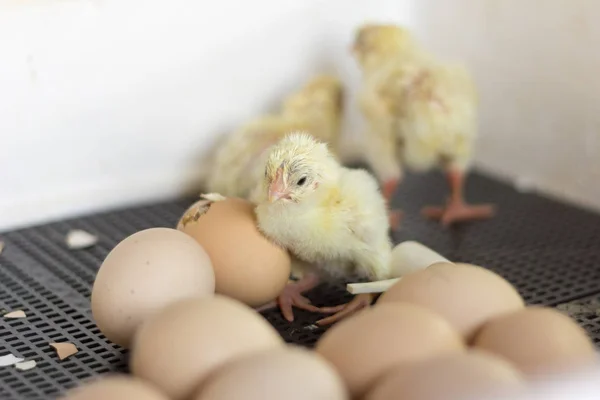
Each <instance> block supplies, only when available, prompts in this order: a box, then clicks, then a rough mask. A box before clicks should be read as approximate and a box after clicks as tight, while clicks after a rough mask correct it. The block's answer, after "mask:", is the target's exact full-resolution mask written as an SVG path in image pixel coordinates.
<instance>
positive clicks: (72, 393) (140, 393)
mask: <svg viewBox="0 0 600 400" xmlns="http://www.w3.org/2000/svg"><path fill="white" fill-rule="evenodd" d="M61 399H63V400H109V399H110V400H134V399H135V400H168V398H167V397H166V396H165V395H164V394H162V393H160V392H159V391H158V390H156V389H155V388H154V387H152V386H150V385H148V384H147V383H145V382H143V381H142V380H141V379H137V378H134V377H131V376H127V375H120V374H114V375H109V376H106V377H104V378H100V379H97V380H94V381H92V382H88V383H84V384H83V385H81V386H78V387H76V388H74V389H71V390H69V391H68V392H67V393H65V395H64V396H63V397H61Z"/></svg>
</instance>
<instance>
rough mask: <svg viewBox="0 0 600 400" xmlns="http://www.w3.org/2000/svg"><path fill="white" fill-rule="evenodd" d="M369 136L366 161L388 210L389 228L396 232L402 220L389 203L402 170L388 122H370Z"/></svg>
mask: <svg viewBox="0 0 600 400" xmlns="http://www.w3.org/2000/svg"><path fill="white" fill-rule="evenodd" d="M370 125H371V134H370V135H367V143H366V151H367V159H368V161H369V164H370V166H371V168H372V169H373V172H374V174H375V176H376V177H377V179H378V180H379V181H380V182H381V185H382V187H381V190H382V194H383V197H384V198H385V201H386V203H387V204H388V209H389V213H388V215H389V220H390V227H391V228H392V230H396V229H397V228H398V226H399V225H400V221H401V219H402V212H401V211H400V210H397V209H394V210H392V209H391V201H392V197H393V196H394V194H396V190H397V189H398V185H399V184H400V181H401V179H402V168H401V166H400V162H399V160H398V157H397V154H396V143H395V140H394V136H393V131H392V129H391V127H392V125H391V123H390V122H387V121H385V120H383V121H381V120H378V121H377V122H374V121H371V124H370Z"/></svg>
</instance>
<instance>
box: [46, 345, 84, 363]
mask: <svg viewBox="0 0 600 400" xmlns="http://www.w3.org/2000/svg"><path fill="white" fill-rule="evenodd" d="M50 346H52V347H54V349H55V350H56V355H58V359H59V360H61V361H62V360H64V359H65V358H67V357H70V356H72V355H73V354H77V352H78V351H79V350H77V347H76V346H75V345H74V344H73V343H69V342H62V343H50Z"/></svg>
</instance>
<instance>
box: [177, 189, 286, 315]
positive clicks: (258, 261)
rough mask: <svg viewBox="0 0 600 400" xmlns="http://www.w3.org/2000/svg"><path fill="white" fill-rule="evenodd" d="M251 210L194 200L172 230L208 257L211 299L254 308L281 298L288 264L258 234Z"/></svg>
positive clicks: (242, 204)
mask: <svg viewBox="0 0 600 400" xmlns="http://www.w3.org/2000/svg"><path fill="white" fill-rule="evenodd" d="M254 208H255V207H254V205H253V204H252V203H251V202H249V201H246V200H243V199H238V198H226V199H224V200H220V201H207V200H200V201H198V202H197V203H195V204H194V205H192V206H191V207H190V208H189V209H188V210H187V211H186V212H185V214H184V215H183V216H182V218H181V220H180V221H179V223H178V229H179V230H181V231H182V232H184V233H186V234H188V235H190V236H191V237H193V238H194V239H195V240H196V241H197V242H198V243H200V244H201V245H202V247H203V248H204V249H205V250H206V252H207V253H208V254H209V256H210V258H211V260H212V264H213V268H214V271H215V277H216V289H215V292H216V293H218V294H222V295H225V296H229V297H231V298H234V299H236V300H239V301H241V302H243V303H246V304H247V305H249V306H251V307H258V306H261V305H264V304H266V303H268V302H269V301H271V300H273V299H275V298H276V297H277V296H278V295H279V294H280V293H281V291H282V290H283V288H284V287H285V285H286V284H287V282H288V279H289V276H290V272H291V259H290V256H289V254H288V252H287V251H286V250H284V249H282V248H281V247H279V246H277V245H276V244H274V243H272V242H271V241H270V240H268V239H267V238H266V237H265V236H264V235H263V234H262V233H261V232H260V231H259V230H258V227H257V221H256V215H255V214H254ZM194 215H195V216H194Z"/></svg>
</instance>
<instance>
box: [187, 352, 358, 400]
mask: <svg viewBox="0 0 600 400" xmlns="http://www.w3.org/2000/svg"><path fill="white" fill-rule="evenodd" d="M230 399H236V400H282V399H285V400H305V399H310V400H347V399H349V397H348V393H347V390H346V388H345V386H344V382H343V381H342V379H341V378H340V376H339V375H338V374H337V372H336V371H335V369H334V368H333V366H332V365H331V364H330V363H329V362H328V361H327V360H325V359H324V358H323V357H321V356H320V355H319V354H317V353H315V352H312V351H309V350H306V349H304V348H300V347H295V346H286V347H282V348H280V349H275V350H267V351H263V352H259V353H254V354H251V355H249V356H246V357H244V358H242V359H239V360H235V361H233V362H232V363H230V364H228V365H226V366H225V367H224V368H222V369H220V370H218V371H217V372H216V373H215V374H214V377H212V378H210V379H209V380H208V382H207V383H206V385H205V386H204V387H203V389H202V390H201V391H200V393H199V394H198V395H197V396H196V397H195V400H230Z"/></svg>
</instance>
